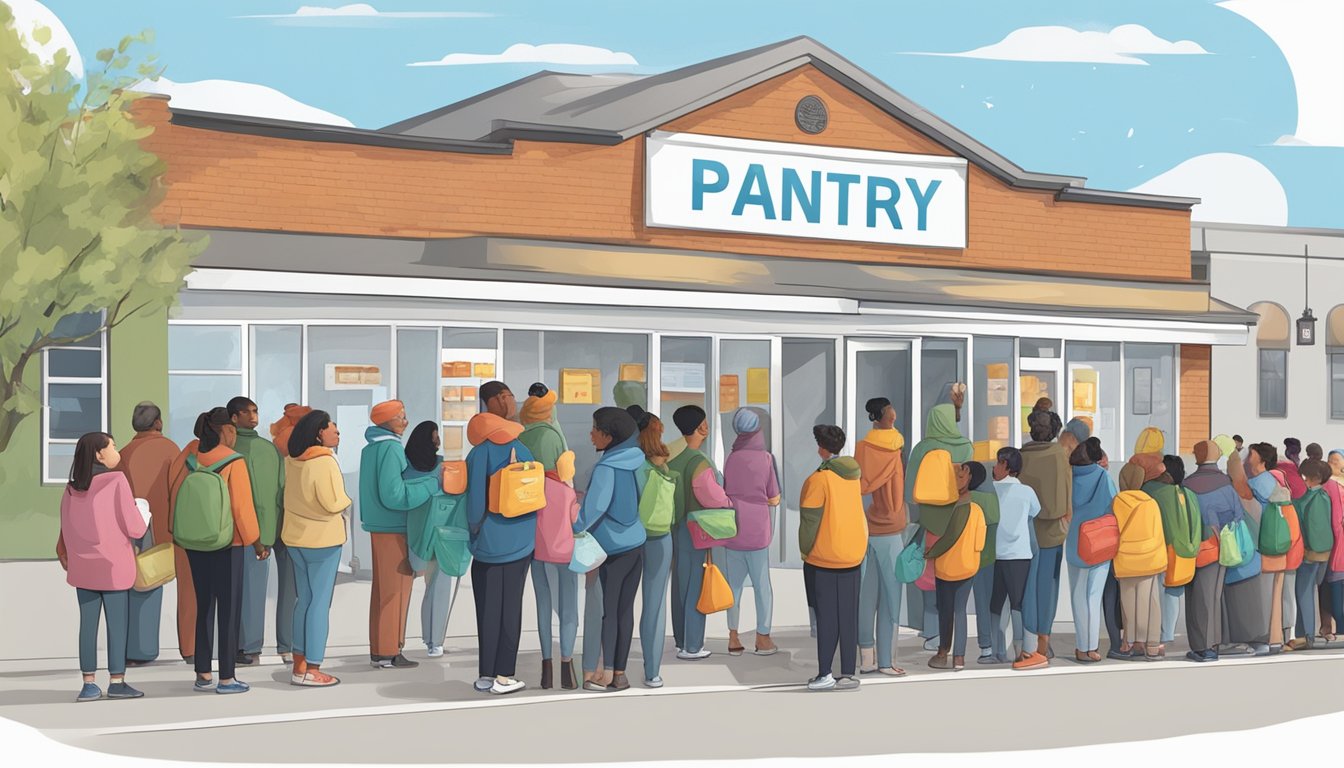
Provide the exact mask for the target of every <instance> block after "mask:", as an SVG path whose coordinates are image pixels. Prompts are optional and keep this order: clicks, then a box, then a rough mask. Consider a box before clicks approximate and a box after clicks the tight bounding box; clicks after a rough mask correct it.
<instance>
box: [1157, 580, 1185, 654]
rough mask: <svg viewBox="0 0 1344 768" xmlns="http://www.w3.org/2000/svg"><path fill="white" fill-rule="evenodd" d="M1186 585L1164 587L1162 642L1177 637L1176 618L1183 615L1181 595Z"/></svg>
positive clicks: (1162, 596)
mask: <svg viewBox="0 0 1344 768" xmlns="http://www.w3.org/2000/svg"><path fill="white" fill-rule="evenodd" d="M1184 594H1185V587H1162V595H1161V599H1162V642H1163V643H1170V642H1171V641H1173V640H1175V639H1176V620H1177V619H1178V618H1180V616H1181V596H1182V595H1184Z"/></svg>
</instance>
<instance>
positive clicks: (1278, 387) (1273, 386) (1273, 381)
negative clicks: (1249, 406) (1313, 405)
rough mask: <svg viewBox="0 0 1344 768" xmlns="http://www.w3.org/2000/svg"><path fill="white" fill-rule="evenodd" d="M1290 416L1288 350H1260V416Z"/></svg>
mask: <svg viewBox="0 0 1344 768" xmlns="http://www.w3.org/2000/svg"><path fill="white" fill-rule="evenodd" d="M1287 415H1288V350H1286V349H1261V350H1260V416H1261V417H1262V418H1273V417H1283V416H1287Z"/></svg>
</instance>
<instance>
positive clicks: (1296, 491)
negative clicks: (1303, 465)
mask: <svg viewBox="0 0 1344 768" xmlns="http://www.w3.org/2000/svg"><path fill="white" fill-rule="evenodd" d="M1276 469H1278V470H1279V471H1280V472H1282V473H1283V479H1284V482H1285V483H1287V485H1288V492H1289V493H1291V494H1292V496H1293V500H1294V501H1296V500H1297V499H1300V498H1302V497H1303V496H1305V495H1306V494H1307V483H1306V481H1304V480H1303V479H1302V473H1301V472H1300V471H1299V470H1298V468H1297V465H1296V464H1294V463H1293V462H1291V461H1288V460H1286V459H1285V460H1283V461H1280V462H1279V466H1278V467H1276Z"/></svg>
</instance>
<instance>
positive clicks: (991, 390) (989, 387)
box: [985, 366, 1008, 406]
mask: <svg viewBox="0 0 1344 768" xmlns="http://www.w3.org/2000/svg"><path fill="white" fill-rule="evenodd" d="M991 367H992V366H991ZM1007 404H1008V379H1006V378H1003V379H988V380H986V381H985V405H991V406H992V405H1007Z"/></svg>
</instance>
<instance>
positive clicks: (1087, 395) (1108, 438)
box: [1055, 341, 1129, 461]
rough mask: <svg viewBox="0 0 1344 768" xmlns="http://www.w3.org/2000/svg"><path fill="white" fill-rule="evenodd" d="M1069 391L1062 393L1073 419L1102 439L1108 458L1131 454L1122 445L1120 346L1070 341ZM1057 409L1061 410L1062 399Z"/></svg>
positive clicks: (1069, 415) (1119, 457) (1057, 402)
mask: <svg viewBox="0 0 1344 768" xmlns="http://www.w3.org/2000/svg"><path fill="white" fill-rule="evenodd" d="M1067 364H1068V376H1069V388H1068V390H1067V391H1066V392H1063V393H1061V397H1062V399H1063V400H1064V403H1065V406H1066V407H1067V408H1068V411H1067V413H1068V416H1067V417H1066V418H1065V421H1068V420H1069V419H1081V420H1082V421H1083V422H1085V423H1086V424H1087V425H1088V427H1089V428H1090V429H1091V431H1092V435H1093V437H1096V438H1099V439H1100V440H1101V448H1102V450H1104V451H1106V455H1107V456H1110V457H1112V458H1114V459H1116V460H1117V461H1118V460H1120V459H1123V458H1125V457H1126V456H1127V455H1128V454H1129V451H1128V450H1126V449H1125V447H1124V446H1122V445H1120V423H1119V416H1120V345H1119V344H1117V343H1110V342H1072V341H1071V342H1069V347H1068V358H1067ZM1055 408H1056V410H1058V409H1059V408H1060V403H1059V401H1058V399H1057V400H1056V402H1055Z"/></svg>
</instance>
